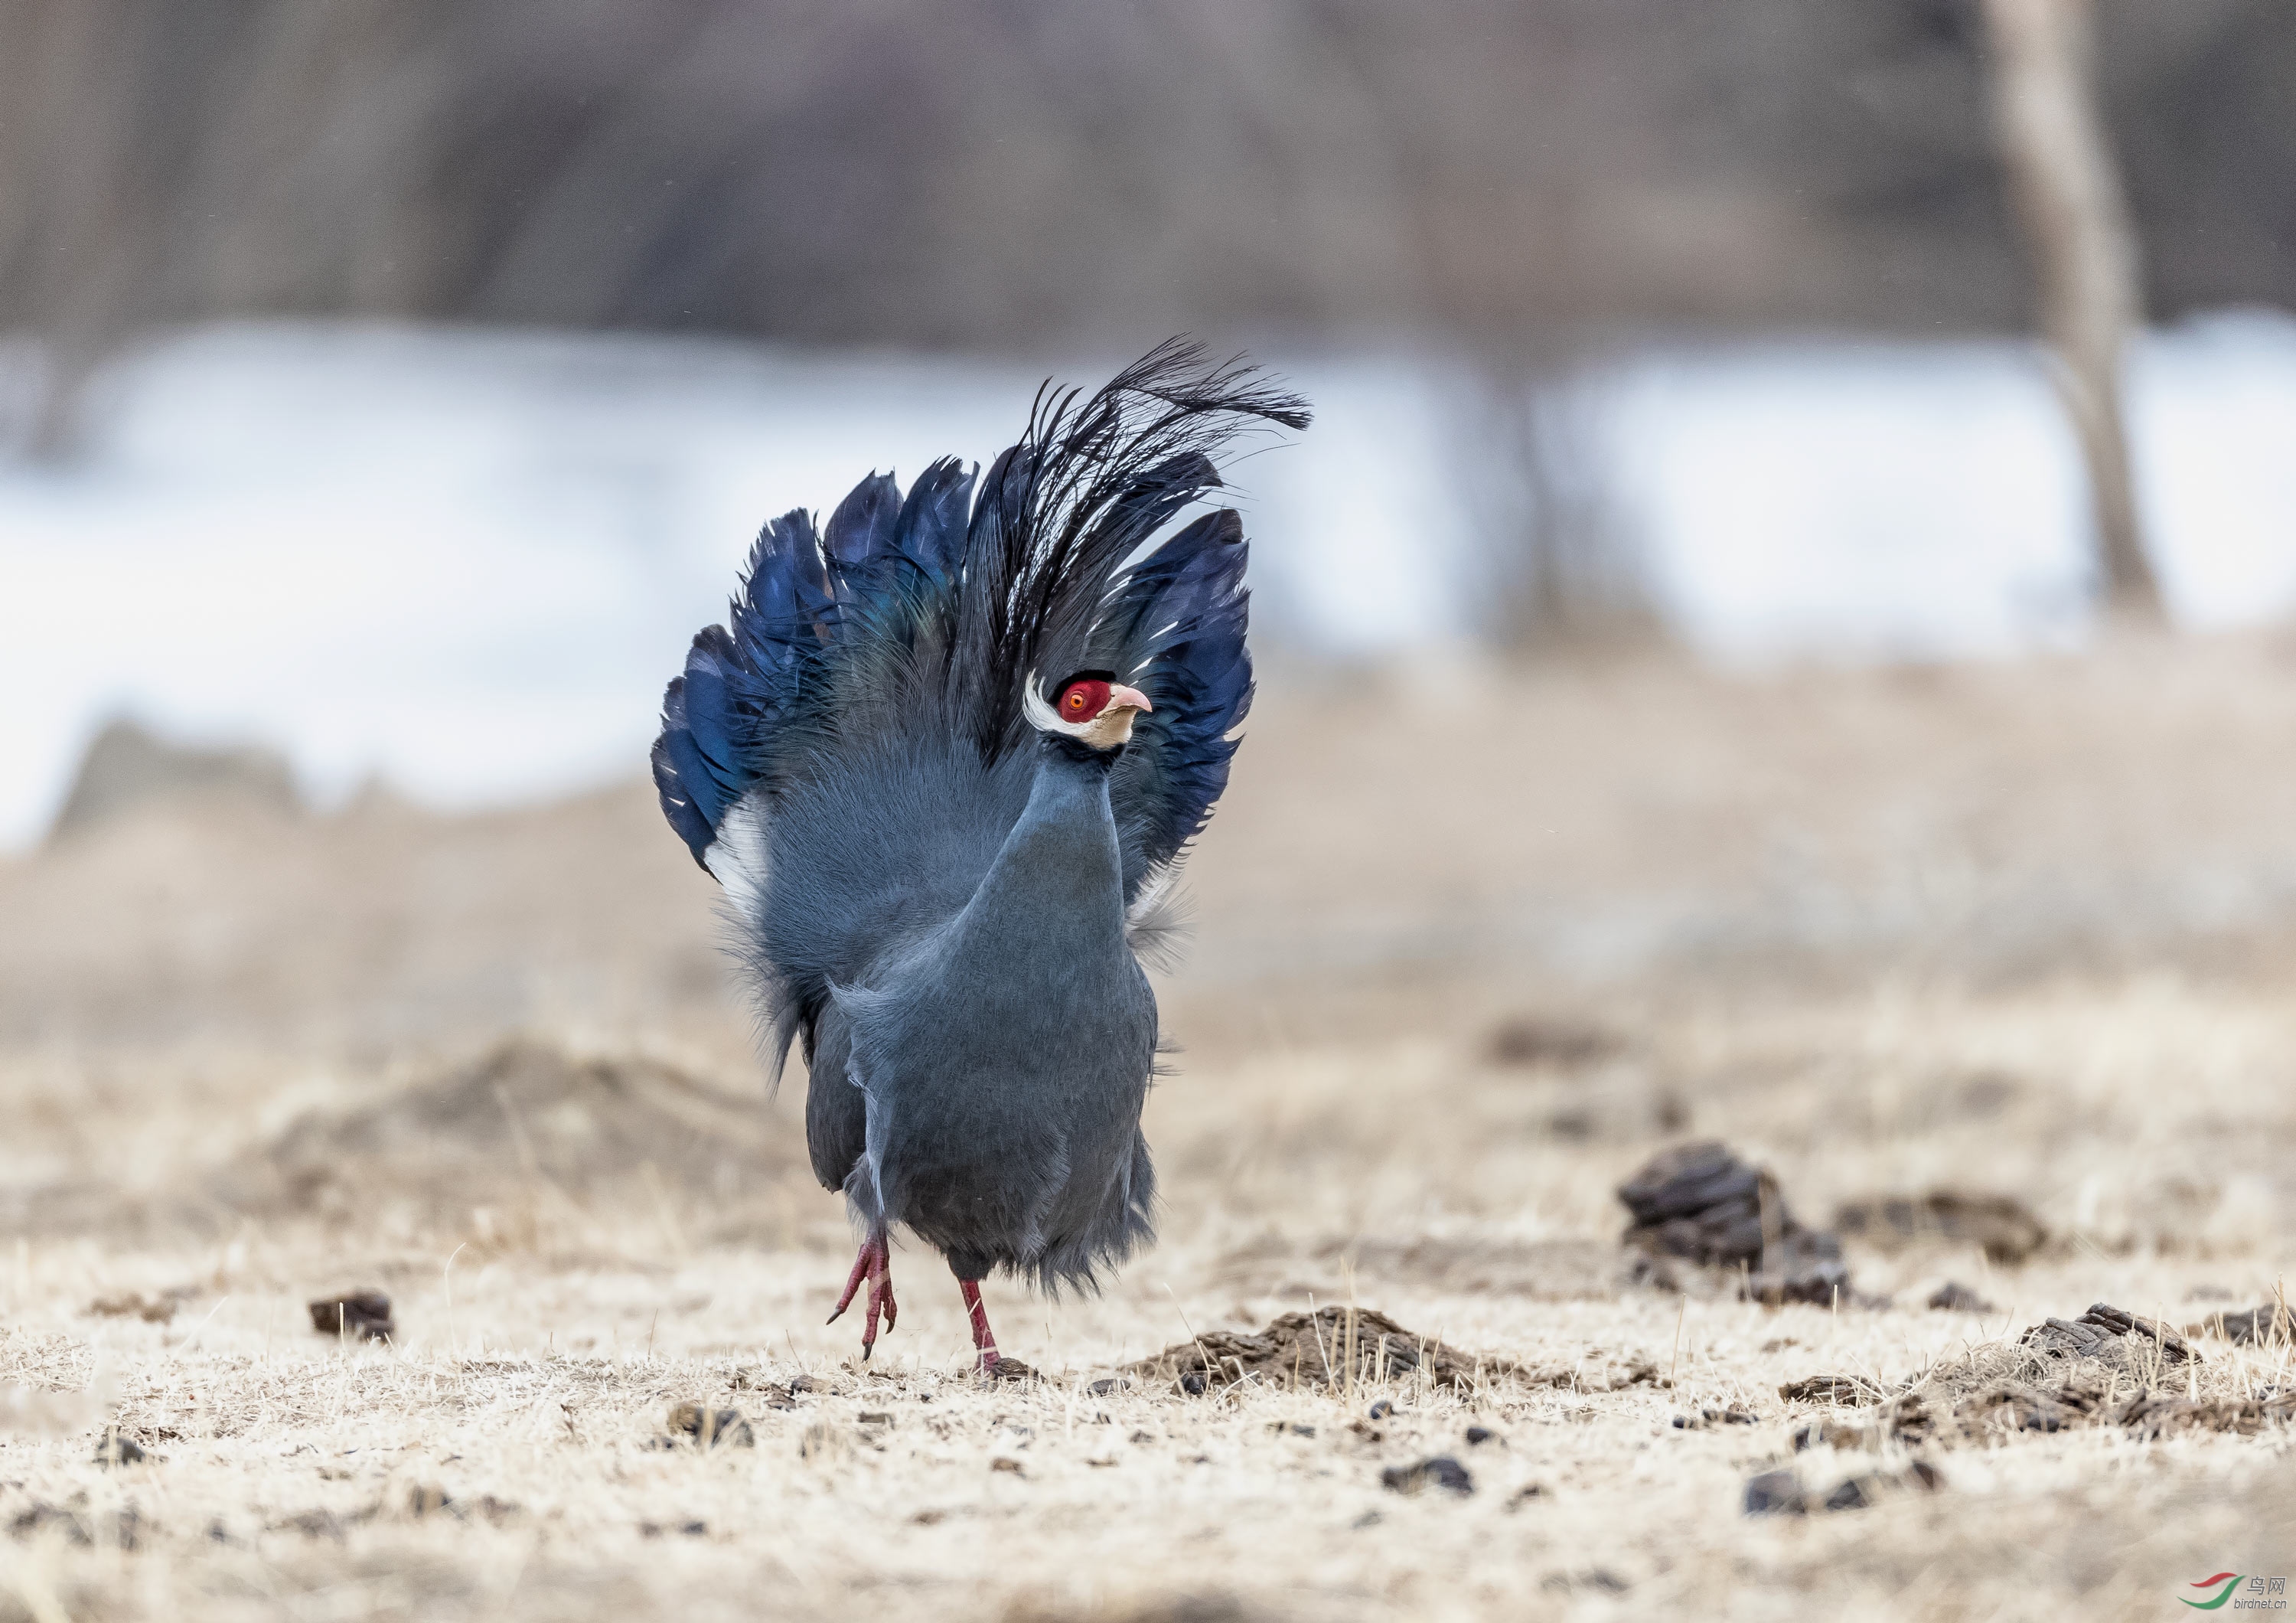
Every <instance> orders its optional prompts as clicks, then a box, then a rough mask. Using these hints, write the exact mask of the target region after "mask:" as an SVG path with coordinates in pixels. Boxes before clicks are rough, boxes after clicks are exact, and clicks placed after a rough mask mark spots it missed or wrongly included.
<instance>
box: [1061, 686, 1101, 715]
mask: <svg viewBox="0 0 2296 1623" xmlns="http://www.w3.org/2000/svg"><path fill="white" fill-rule="evenodd" d="M1107 708H1108V684H1107V683H1106V682H1103V681H1095V680H1084V681H1078V682H1070V684H1069V686H1068V691H1067V692H1065V693H1063V694H1062V695H1061V720H1062V721H1091V720H1092V718H1093V717H1095V716H1096V715H1098V714H1099V713H1101V712H1102V711H1103V710H1105V709H1107Z"/></svg>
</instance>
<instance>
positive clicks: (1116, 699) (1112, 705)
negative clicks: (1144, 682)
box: [1107, 682, 1156, 710]
mask: <svg viewBox="0 0 2296 1623" xmlns="http://www.w3.org/2000/svg"><path fill="white" fill-rule="evenodd" d="M1119 707H1121V708H1123V709H1126V710H1153V709H1155V708H1156V707H1155V706H1154V705H1153V704H1150V703H1149V702H1148V696H1147V695H1146V694H1144V693H1143V692H1141V691H1140V689H1138V688H1127V687H1125V686H1124V685H1123V684H1122V683H1121V682H1111V683H1110V684H1109V687H1108V705H1107V708H1108V709H1110V710H1115V709H1118V708H1119Z"/></svg>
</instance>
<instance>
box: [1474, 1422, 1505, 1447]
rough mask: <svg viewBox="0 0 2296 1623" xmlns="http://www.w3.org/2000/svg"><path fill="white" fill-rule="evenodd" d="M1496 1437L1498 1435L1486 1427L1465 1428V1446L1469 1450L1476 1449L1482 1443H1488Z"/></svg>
mask: <svg viewBox="0 0 2296 1623" xmlns="http://www.w3.org/2000/svg"><path fill="white" fill-rule="evenodd" d="M1497 1436H1498V1433H1497V1432H1496V1431H1494V1430H1492V1429H1490V1428H1489V1427H1488V1426H1470V1427H1468V1428H1467V1446H1468V1447H1470V1448H1474V1447H1478V1446H1480V1445H1482V1444H1484V1443H1488V1442H1489V1441H1490V1440H1491V1439H1492V1438H1495V1437H1497Z"/></svg>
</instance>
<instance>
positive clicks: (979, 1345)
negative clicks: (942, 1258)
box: [956, 1279, 1002, 1377]
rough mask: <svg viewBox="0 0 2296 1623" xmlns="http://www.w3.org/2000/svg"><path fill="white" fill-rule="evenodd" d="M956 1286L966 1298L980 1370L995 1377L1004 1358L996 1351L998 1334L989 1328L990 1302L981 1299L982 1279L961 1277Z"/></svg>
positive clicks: (967, 1312) (965, 1306)
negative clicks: (997, 1367) (997, 1368)
mask: <svg viewBox="0 0 2296 1623" xmlns="http://www.w3.org/2000/svg"><path fill="white" fill-rule="evenodd" d="M956 1288H957V1290H958V1292H959V1293H960V1294H962V1295H963V1296H964V1312H965V1317H966V1318H967V1319H968V1320H969V1321H970V1322H972V1347H973V1350H974V1351H975V1352H977V1353H978V1354H980V1372H981V1373H982V1374H984V1375H988V1376H992V1377H993V1376H994V1375H995V1374H996V1366H997V1364H998V1363H1001V1362H1002V1359H1001V1357H1000V1356H999V1355H998V1353H997V1351H996V1332H995V1331H992V1330H990V1329H989V1328H988V1303H986V1302H984V1301H982V1300H981V1299H980V1281H979V1280H964V1279H961V1280H959V1281H956Z"/></svg>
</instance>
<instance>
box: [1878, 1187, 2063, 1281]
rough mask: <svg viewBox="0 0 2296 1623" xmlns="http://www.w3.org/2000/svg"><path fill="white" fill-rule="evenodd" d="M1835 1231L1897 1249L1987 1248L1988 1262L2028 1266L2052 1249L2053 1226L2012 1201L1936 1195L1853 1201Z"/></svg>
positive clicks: (1958, 1192)
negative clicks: (1931, 1244)
mask: <svg viewBox="0 0 2296 1623" xmlns="http://www.w3.org/2000/svg"><path fill="white" fill-rule="evenodd" d="M1833 1226H1834V1227H1835V1228H1837V1229H1839V1230H1841V1232H1843V1233H1844V1234H1847V1235H1849V1236H1851V1237H1853V1238H1855V1239H1857V1240H1865V1241H1866V1242H1867V1243H1868V1244H1871V1245H1875V1246H1880V1247H1884V1248H1889V1249H1893V1250H1894V1249H1896V1248H1898V1247H1900V1246H1907V1245H1912V1244H1915V1243H1916V1242H1918V1241H1921V1240H1951V1241H1956V1242H1960V1243H1964V1244H1974V1245H1978V1246H1981V1247H1982V1248H1984V1250H1985V1255H1986V1257H1987V1258H1988V1260H1989V1261H1991V1262H1994V1263H1997V1264H2003V1265H2013V1264H2017V1263H2021V1262H2023V1261H2024V1260H2025V1259H2026V1258H2027V1257H2029V1256H2032V1255H2033V1253H2034V1252H2036V1251H2038V1250H2039V1249H2040V1248H2042V1247H2043V1246H2044V1245H2046V1244H2047V1243H2048V1240H2049V1230H2048V1226H2047V1225H2046V1223H2043V1222H2042V1221H2041V1220H2040V1219H2039V1218H2038V1217H2036V1216H2034V1215H2033V1214H2032V1213H2031V1212H2030V1211H2029V1210H2027V1209H2026V1207H2025V1205H2024V1203H2023V1202H2022V1201H2020V1200H2018V1199H2015V1198H2014V1197H2013V1196H2010V1195H1987V1194H1971V1193H1967V1192H1964V1191H1962V1190H1931V1192H1930V1193H1929V1194H1926V1195H1920V1196H1893V1197H1890V1198H1889V1199H1880V1200H1854V1201H1851V1202H1850V1203H1849V1205H1847V1206H1845V1207H1842V1208H1841V1210H1840V1211H1838V1212H1836V1213H1835V1214H1834V1215H1833Z"/></svg>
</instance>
